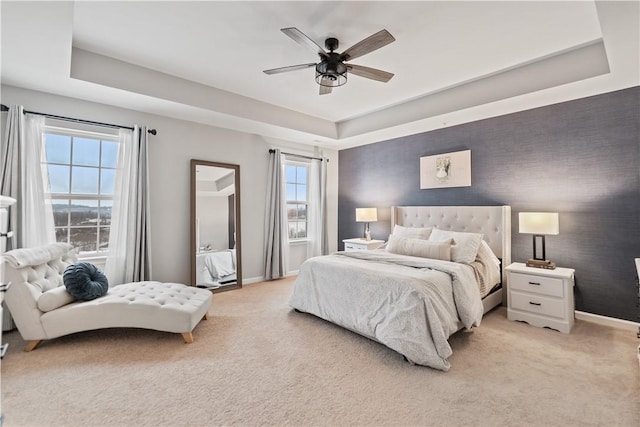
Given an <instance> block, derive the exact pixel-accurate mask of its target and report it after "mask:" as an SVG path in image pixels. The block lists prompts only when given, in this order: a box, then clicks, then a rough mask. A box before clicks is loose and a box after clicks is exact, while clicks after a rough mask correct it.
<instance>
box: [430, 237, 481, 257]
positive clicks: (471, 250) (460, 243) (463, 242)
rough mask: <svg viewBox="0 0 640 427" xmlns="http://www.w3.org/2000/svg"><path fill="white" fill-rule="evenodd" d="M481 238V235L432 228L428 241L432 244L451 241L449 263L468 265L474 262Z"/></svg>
mask: <svg viewBox="0 0 640 427" xmlns="http://www.w3.org/2000/svg"><path fill="white" fill-rule="evenodd" d="M482 237H483V235H482V234H479V233H465V232H462V231H448V230H440V229H438V228H434V229H433V230H432V231H431V235H430V236H429V240H430V241H432V242H443V241H446V240H448V239H453V246H452V247H451V261H454V262H462V263H465V264H469V263H472V262H473V261H475V260H476V256H477V255H478V248H479V247H480V243H481V242H482Z"/></svg>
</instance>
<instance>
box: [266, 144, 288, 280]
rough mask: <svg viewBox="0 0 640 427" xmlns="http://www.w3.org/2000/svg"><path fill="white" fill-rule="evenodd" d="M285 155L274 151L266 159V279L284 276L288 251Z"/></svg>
mask: <svg viewBox="0 0 640 427" xmlns="http://www.w3.org/2000/svg"><path fill="white" fill-rule="evenodd" d="M285 192H286V189H285V179H284V155H283V154H282V153H281V151H280V150H279V149H275V150H274V151H273V152H272V153H271V154H270V158H269V176H268V182H267V207H266V215H265V230H266V235H265V239H264V240H265V251H264V252H265V262H264V277H265V279H266V280H273V279H278V278H280V277H284V276H286V274H287V264H288V262H289V261H288V255H289V254H288V252H289V229H288V223H287V206H286V197H285Z"/></svg>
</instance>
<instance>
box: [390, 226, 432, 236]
mask: <svg viewBox="0 0 640 427" xmlns="http://www.w3.org/2000/svg"><path fill="white" fill-rule="evenodd" d="M432 229H433V228H431V227H425V228H420V227H405V226H403V225H398V224H396V225H394V226H393V233H392V234H393V235H394V236H399V237H408V238H411V239H422V240H427V239H429V235H430V234H431V230H432Z"/></svg>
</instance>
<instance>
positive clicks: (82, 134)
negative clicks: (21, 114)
mask: <svg viewBox="0 0 640 427" xmlns="http://www.w3.org/2000/svg"><path fill="white" fill-rule="evenodd" d="M53 122H54V124H52V123H51V121H49V120H47V123H46V124H45V126H44V130H43V134H44V135H46V134H55V135H62V136H68V137H70V138H71V153H70V156H71V157H70V160H69V163H68V164H67V163H58V162H48V161H47V160H48V159H47V158H46V146H43V150H42V153H43V154H42V159H41V165H42V167H43V168H47V166H48V165H50V164H51V165H63V166H69V167H73V165H74V163H73V139H74V138H90V139H97V140H100V144H101V149H100V153H99V156H102V141H108V142H114V143H118V144H119V143H120V142H119V140H118V133H117V132H118V131H117V129H108V128H103V127H97V126H91V125H76V124H70V123H66V122H65V123H64V124H61V125H58V124H57V123H56V121H53ZM93 129H95V130H93ZM44 135H43V138H42V141H43V142H42V143H43V145H45V144H46V137H45V136H44ZM77 166H81V167H88V168H95V169H98V194H85V193H73V192H72V186H71V184H72V181H71V173H70V174H69V192H68V193H52V192H51V191H49V192H47V193H45V199H46V202H48V203H51V204H53V203H54V202H55V201H56V200H66V201H69V203H71V202H72V201H82V200H91V201H98V206H101V203H100V202H101V201H111V207H112V208H113V201H114V198H115V194H111V195H104V194H100V189H101V180H102V173H101V171H102V169H112V170H114V171H115V173H116V174H117V173H118V169H117V166H118V165H117V164H116V165H115V166H114V167H113V168H111V167H103V166H102V158H101V157H100V158H99V159H98V166H88V165H77ZM48 176H49V174H48V173H47V174H46V177H48ZM45 188H47V189H49V190H50V188H49V183H48V182H47V183H45ZM96 219H97V221H96V225H95V227H93V226H78V225H75V226H74V225H71V211H69V213H68V216H67V223H66V225H64V226H57V225H56V226H55V229H56V240H57V236H58V235H57V230H59V229H61V228H64V229H66V230H67V240H66V242H67V243H70V244H73V241H71V230H72V229H80V228H87V229H89V228H91V229H93V228H95V229H96V250H94V251H82V252H79V253H78V259H83V260H86V259H92V260H98V261H99V262H100V260H104V259H106V257H107V256H108V255H109V250H108V243H107V250H100V232H101V227H105V225H101V224H100V209H98V212H97V218H96ZM108 227H109V231H111V225H110V224H109V225H108ZM57 241H58V240H57Z"/></svg>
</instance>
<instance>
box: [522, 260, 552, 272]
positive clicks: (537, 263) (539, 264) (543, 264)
mask: <svg viewBox="0 0 640 427" xmlns="http://www.w3.org/2000/svg"><path fill="white" fill-rule="evenodd" d="M527 267H535V268H545V269H547V270H555V268H556V263H555V262H551V261H549V260H548V259H528V260H527Z"/></svg>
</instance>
